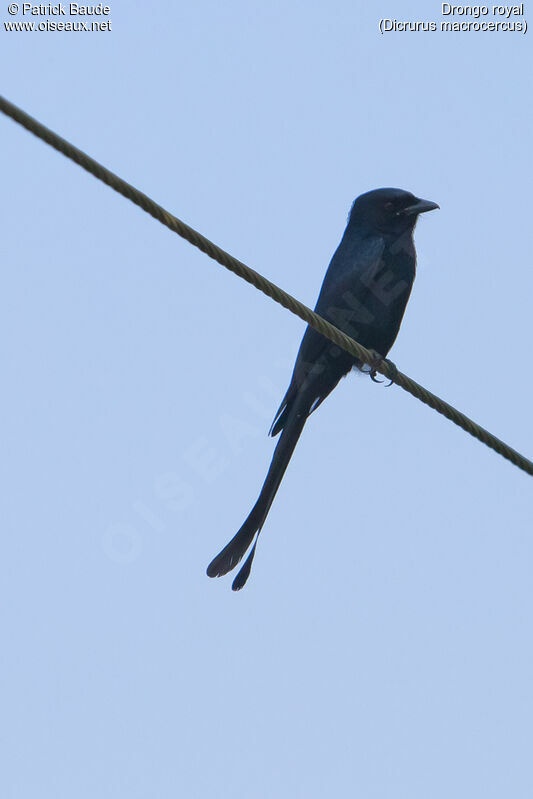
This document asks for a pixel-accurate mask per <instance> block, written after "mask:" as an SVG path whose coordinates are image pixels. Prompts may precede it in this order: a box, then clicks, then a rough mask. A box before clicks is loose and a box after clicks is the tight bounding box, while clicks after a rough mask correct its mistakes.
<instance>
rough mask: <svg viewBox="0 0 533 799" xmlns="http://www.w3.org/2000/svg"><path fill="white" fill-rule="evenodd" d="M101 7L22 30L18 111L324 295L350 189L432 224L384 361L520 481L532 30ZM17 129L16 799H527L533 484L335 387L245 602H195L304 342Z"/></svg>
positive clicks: (7, 274) (304, 447)
mask: <svg viewBox="0 0 533 799" xmlns="http://www.w3.org/2000/svg"><path fill="white" fill-rule="evenodd" d="M110 5H111V13H110V15H109V18H110V19H111V22H112V25H111V31H105V32H104V31H102V32H100V33H67V32H63V33H50V32H48V33H46V32H43V33H14V32H11V33H7V32H5V30H4V27H3V21H4V19H5V20H13V19H19V18H22V17H10V16H9V14H8V13H7V5H6V7H5V8H4V12H3V15H4V16H3V17H2V32H1V36H2V47H1V50H0V66H1V68H2V74H3V76H4V79H3V89H2V92H3V94H4V95H5V96H6V97H7V98H8V99H10V100H11V101H13V102H15V103H16V104H18V105H20V106H21V107H22V108H24V109H25V110H26V111H27V112H28V113H30V114H32V115H33V116H35V117H37V118H38V119H39V120H40V121H42V122H43V123H45V124H46V125H48V126H49V127H51V128H52V129H54V130H56V131H57V132H58V133H60V134H61V135H62V136H64V137H65V138H67V139H69V140H71V141H72V142H73V143H74V144H76V145H77V146H78V147H80V148H82V149H84V150H86V151H87V152H88V153H90V154H91V155H92V156H93V157H95V158H96V159H98V160H100V161H101V162H102V163H103V164H105V165H106V166H107V167H108V168H110V169H112V170H113V171H114V172H117V173H118V174H119V175H121V176H122V177H124V178H125V179H126V180H128V181H130V182H131V183H133V184H134V185H136V186H138V187H139V188H140V189H142V190H143V191H144V192H146V193H147V194H149V195H150V196H152V197H153V198H154V199H155V200H156V201H157V202H159V203H161V204H162V205H164V206H165V207H167V208H168V209H169V210H170V211H172V212H173V213H175V214H176V215H178V216H180V217H181V218H182V219H184V220H185V221H186V222H188V223H189V224H191V225H193V226H194V227H196V228H197V229H198V230H200V231H201V232H202V233H203V234H204V235H206V236H208V237H210V238H211V239H213V240H214V241H216V242H217V243H218V244H220V245H221V246H222V247H224V248H226V249H227V250H229V251H230V252H231V253H232V254H234V255H235V256H237V257H238V258H240V259H241V260H244V261H245V262H246V263H248V264H250V265H251V266H253V267H254V268H255V269H257V270H259V271H261V272H262V273H264V274H265V275H267V276H268V277H269V278H271V279H272V280H273V281H274V282H276V283H278V284H279V285H281V286H283V287H284V288H286V289H287V290H288V291H290V292H291V293H293V294H294V295H295V296H297V297H298V298H300V299H301V300H303V301H304V302H306V303H307V304H309V305H313V304H314V301H315V298H316V295H317V292H318V290H319V287H320V284H321V281H322V276H323V274H324V272H325V269H326V267H327V264H328V262H329V259H330V257H331V255H332V253H333V251H334V249H335V248H336V246H337V244H338V241H339V239H340V236H341V234H342V232H343V229H344V225H345V220H346V216H347V213H348V210H349V207H350V204H351V202H352V201H353V199H354V197H356V196H357V195H358V194H360V193H361V192H363V191H367V190H369V189H371V188H375V187H378V186H398V187H401V188H405V189H408V190H410V191H413V192H414V193H416V194H418V195H420V196H422V197H425V198H428V199H431V200H434V201H436V202H438V203H439V205H440V207H441V210H440V211H437V212H435V213H432V214H429V215H427V216H425V217H423V218H422V219H421V220H420V223H419V225H418V227H417V230H416V243H417V250H418V257H419V264H418V276H417V280H416V283H415V286H414V290H413V294H412V298H411V300H410V303H409V306H408V309H407V313H406V316H405V320H404V324H403V326H402V330H401V332H400V335H399V337H398V340H397V343H396V344H395V346H394V349H393V350H392V352H391V358H392V359H393V360H394V361H395V362H396V363H397V364H398V366H399V367H400V368H401V369H402V370H403V371H405V372H406V373H407V374H409V375H411V376H412V377H414V378H415V379H416V380H418V381H419V382H421V383H423V384H424V385H426V386H427V387H428V388H430V389H431V390H432V391H434V392H436V393H437V394H439V395H441V396H443V397H444V398H445V399H447V400H448V401H449V402H451V403H453V404H455V405H456V406H457V407H459V408H460V409H461V410H463V411H464V412H465V413H467V414H468V415H470V416H471V417H473V418H475V419H476V420H477V421H478V422H480V423H481V424H482V425H484V426H485V427H487V428H488V429H490V430H491V431H492V432H494V433H495V434H496V435H498V436H500V437H501V438H503V439H504V440H506V441H507V442H508V443H509V444H511V445H512V446H514V447H515V448H517V449H519V450H520V451H522V452H524V454H526V455H528V456H530V457H531V456H532V455H533V431H532V425H531V390H532V382H531V378H530V375H529V369H528V361H529V351H530V339H531V296H532V293H533V273H532V270H531V264H530V259H531V254H530V249H531V248H530V247H529V244H528V237H529V232H530V227H531V222H530V219H531V178H532V168H531V140H532V138H533V136H532V133H533V131H532V116H531V107H530V102H529V95H530V88H529V87H530V80H531V68H532V53H531V45H530V38H529V36H530V34H529V33H528V34H526V35H525V36H524V35H521V34H518V33H503V32H500V33H453V34H452V33H440V32H436V33H388V34H386V35H384V36H382V35H380V33H379V30H378V22H379V19H380V18H382V17H392V18H396V19H399V20H415V21H416V20H418V21H420V20H432V19H433V20H437V21H438V22H440V20H441V17H440V4H438V3H435V4H429V3H422V2H401V3H391V2H376V3H373V4H370V3H353V2H350V3H348V2H333V3H328V4H326V3H312V2H311V3H309V2H307V3H303V2H289V3H281V2H273V3H269V4H267V5H265V4H259V3H257V4H250V3H244V2H237V0H235V2H233V1H232V0H230V1H229V2H227V3H224V4H220V3H214V2H199V3H195V4H184V3H177V4H175V3H170V2H163V3H158V4H157V7H153V8H150V7H147V5H146V4H141V3H138V2H134V1H133V0H129V2H127V3H126V2H115V3H112V4H111V3H110ZM154 5H155V4H154ZM527 11H528V8H527V6H526V19H527ZM0 124H1V126H2V143H3V146H2V154H3V159H2V161H3V162H2V185H3V191H2V199H1V200H0V202H1V203H2V218H3V220H4V228H3V233H2V247H1V249H2V265H3V273H2V274H3V290H2V293H1V299H0V328H1V330H0V342H1V348H2V354H1V363H2V369H3V386H4V388H3V391H2V395H1V397H0V406H1V410H2V419H3V429H2V455H3V457H2V459H1V463H2V467H1V468H2V485H3V492H2V500H1V506H2V510H1V513H2V517H3V519H4V524H3V533H4V534H3V536H2V553H1V558H0V608H1V610H0V625H1V626H0V629H1V631H2V638H3V642H4V644H3V647H2V655H1V656H0V684H1V685H2V689H1V690H2V713H1V722H0V730H1V735H2V745H1V747H0V760H3V761H4V762H2V764H1V769H0V774H1V777H0V781H1V783H2V784H3V786H2V796H5V797H6V798H9V799H29V798H30V797H35V796H39V797H46V798H48V797H53V798H54V799H63V797H64V798H65V799H67V797H68V798H69V799H70V797H72V796H76V797H78V798H79V799H86V798H88V797H94V796H98V797H100V799H107V798H108V797H122V796H124V797H128V799H141V798H144V797H154V796H157V797H175V796H187V797H191V799H196V798H197V797H198V799H203V797H207V796H216V797H220V799H225V797H232V799H241V797H242V799H244V798H245V797H246V799H247V798H248V797H254V798H257V799H270V797H276V799H285V798H286V797H287V799H288V798H289V797H291V799H294V798H295V797H297V798H299V797H301V798H302V799H303V798H304V797H305V799H314V798H315V797H323V796H325V795H340V796H351V795H355V796H361V797H365V798H368V799H385V797H391V796H394V797H405V798H406V799H426V797H428V796H431V797H433V799H440V798H441V797H442V799H444V797H446V799H448V797H449V796H451V795H453V796H455V797H469V799H470V798H471V797H473V796H483V797H484V799H492V797H502V796H513V797H514V799H526V797H527V799H529V797H530V796H531V794H532V791H533V773H532V767H531V757H530V751H531V736H532V732H533V730H532V721H531V719H532V718H533V691H532V684H531V672H532V667H533V662H532V661H533V641H532V634H531V629H532V628H531V615H532V611H533V589H532V582H531V559H532V555H533V536H532V530H531V513H532V498H531V497H532V494H531V478H529V477H528V476H527V475H525V474H523V473H521V472H520V471H518V470H517V469H516V468H514V467H513V466H511V465H510V464H508V463H506V462H505V461H504V460H503V459H501V458H500V457H498V456H497V455H495V454H494V453H492V452H491V451H489V450H488V449H486V448H485V447H483V446H482V445H481V444H479V443H478V442H476V441H475V440H474V439H472V438H470V437H469V436H467V435H466V434H465V433H463V432H462V431H460V430H459V429H458V428H456V427H454V426H453V425H452V424H451V423H449V422H448V421H446V420H445V419H443V418H441V417H440V416H438V415H437V414H436V413H434V412H432V411H431V410H429V409H428V408H426V407H425V406H423V405H421V404H420V403H418V402H416V401H415V400H414V399H412V398H411V397H409V396H408V395H407V394H405V393H404V392H402V391H401V390H400V389H399V388H397V387H393V388H390V389H386V388H385V387H384V386H377V385H374V384H372V383H371V381H370V380H368V379H367V378H363V377H360V376H355V375H350V376H349V377H348V378H347V379H346V380H343V381H342V383H341V384H340V385H339V387H338V388H337V389H336V391H335V392H334V393H333V394H332V395H331V397H329V398H328V400H327V402H325V403H324V405H323V406H322V407H321V408H320V410H319V411H317V413H316V414H315V415H314V416H313V418H312V419H311V420H310V422H309V424H308V425H307V427H306V429H305V431H304V434H303V436H302V439H301V441H300V443H299V445H298V447H297V450H296V453H295V455H294V458H293V461H292V462H291V465H290V467H289V469H288V472H287V475H286V477H285V480H284V482H283V484H282V487H281V489H280V491H279V494H278V496H277V498H276V501H275V503H274V506H273V508H272V511H271V513H270V516H269V518H268V521H267V524H266V525H265V528H264V531H263V535H262V538H261V542H260V546H259V547H258V553H257V557H256V561H255V565H254V570H253V574H252V578H251V580H250V582H249V584H248V585H247V586H246V589H245V590H244V591H242V592H241V593H240V594H237V595H236V594H233V593H232V592H231V590H230V581H228V580H216V581H213V580H208V578H207V577H206V576H205V567H206V565H207V563H208V562H209V560H210V559H211V558H212V557H213V555H214V554H216V552H217V551H218V550H219V549H220V547H221V546H222V545H223V544H224V543H225V542H226V541H227V540H228V539H229V538H230V537H231V536H232V535H233V533H234V532H235V531H236V529H238V527H239V526H240V524H241V522H242V521H243V519H244V518H245V516H246V515H247V513H248V511H249V509H250V507H251V505H252V504H253V502H254V501H255V499H256V496H257V493H258V491H259V489H260V486H261V484H262V481H263V478H264V476H265V473H266V470H267V468H268V464H269V462H270V458H271V454H272V450H273V442H272V441H271V440H269V439H268V438H267V437H266V433H267V431H268V428H269V425H270V422H271V420H272V417H273V415H274V413H275V411H276V409H277V407H278V405H279V401H280V400H281V397H282V396H283V394H284V392H285V389H286V386H287V383H288V380H289V377H290V372H291V367H292V362H293V359H294V356H295V354H296V351H297V348H298V345H299V341H300V338H301V335H302V333H303V329H304V326H303V324H302V323H301V322H300V321H299V320H298V319H297V318H296V317H294V316H292V315H291V314H289V313H288V312H286V311H284V310H283V309H282V308H280V307H279V306H276V305H275V304H273V303H272V302H271V301H269V300H267V299H266V298H265V297H263V296H262V295H261V294H259V293H258V292H256V291H255V290H254V289H253V288H251V287H250V286H248V285H247V284H245V283H244V282H242V281H240V280H239V279H238V278H236V277H234V276H232V275H231V274H229V273H228V272H226V271H225V270H224V269H222V268H221V267H219V266H218V265H217V264H215V263H214V262H213V261H210V260H209V259H208V258H207V257H206V256H204V255H202V254H201V253H199V252H198V251H196V250H194V249H193V248H192V247H191V246H190V245H188V244H187V243H185V242H184V241H182V240H181V239H179V238H178V237H177V236H175V235H173V234H171V233H170V232H169V231H168V230H166V229H164V228H163V227H161V226H160V225H159V224H158V223H156V222H155V221H154V220H152V219H151V218H149V217H148V216H147V215H146V214H144V213H143V212H141V211H140V210H139V209H137V208H135V207H134V206H133V205H131V204H130V203H128V202H127V201H125V200H124V199H123V198H121V197H119V196H118V195H116V194H114V193H113V192H112V191H110V190H109V189H108V188H106V187H105V186H103V185H102V184H100V183H98V182H97V181H96V180H94V179H93V178H92V177H90V176H89V175H87V174H85V173H83V172H82V170H80V169H79V168H78V167H76V166H75V165H73V164H72V163H70V162H68V161H67V160H66V159H65V158H63V157H62V156H60V155H59V154H57V153H55V152H54V151H53V150H52V149H50V148H49V147H47V146H46V145H44V144H43V143H42V142H39V141H37V140H36V139H35V138H33V137H32V136H30V135H29V134H28V133H26V132H25V131H23V130H22V129H21V128H20V127H18V126H17V125H15V124H14V123H12V122H11V121H10V120H8V119H5V118H3V119H2V120H0Z"/></svg>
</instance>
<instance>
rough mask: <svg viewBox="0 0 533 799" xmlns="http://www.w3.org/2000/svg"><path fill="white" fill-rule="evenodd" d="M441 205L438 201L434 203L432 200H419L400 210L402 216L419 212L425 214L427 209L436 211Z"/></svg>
mask: <svg viewBox="0 0 533 799" xmlns="http://www.w3.org/2000/svg"><path fill="white" fill-rule="evenodd" d="M439 207H440V206H438V205H437V203H432V202H431V200H417V201H416V203H413V205H408V206H407V208H404V209H403V210H402V211H400V214H401V215H402V216H414V215H418V214H425V213H426V211H434V210H435V209H436V208H439Z"/></svg>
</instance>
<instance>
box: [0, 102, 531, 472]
mask: <svg viewBox="0 0 533 799" xmlns="http://www.w3.org/2000/svg"><path fill="white" fill-rule="evenodd" d="M0 111H2V112H3V113H4V114H5V115H6V116H8V117H10V118H11V119H13V120H14V121H15V122H18V124H19V125H22V127H24V128H26V130H28V131H29V132H30V133H33V134H34V135H35V136H37V137H38V138H39V139H42V141H45V142H46V143H47V144H49V145H50V146H51V147H53V148H54V149H55V150H58V151H59V152H60V153H63V155H65V156H66V157H67V158H70V159H71V160H72V161H74V162H75V163H76V164H78V165H79V166H81V167H82V168H83V169H85V170H86V171H87V172H90V174H91V175H94V177H95V178H98V180H101V181H102V182H103V183H105V184H106V185H107V186H110V187H111V188H112V189H114V190H115V191H116V192H118V193H119V194H122V196H123V197H126V198H127V199H128V200H131V202H132V203H135V205H138V206H139V207H140V208H142V209H143V211H146V213H148V214H150V216H153V217H154V219H157V220H158V221H159V222H161V224H162V225H165V226H166V227H168V228H169V229H170V230H173V231H174V233H177V234H178V235H179V236H181V237H182V238H184V239H185V240H186V241H188V242H189V243H190V244H193V245H194V246H195V247H198V249H199V250H201V251H202V252H204V253H205V254H206V255H209V257H210V258H213V259H214V260H215V261H218V263H219V264H222V266H225V267H226V269H229V270H230V271H231V272H233V273H234V274H236V275H238V276H239V277H241V278H242V279H243V280H246V281H247V282H248V283H251V284H252V286H255V288H257V289H259V291H262V292H263V293H264V294H266V295H267V297H271V299H273V300H275V302H277V303H279V304H280V305H283V307H284V308H287V309H288V310H289V311H291V312H292V313H294V314H296V316H299V317H300V319H302V320H303V321H304V322H307V324H308V325H310V326H311V327H313V328H314V329H315V330H317V331H318V332H319V333H322V335H323V336H325V337H326V338H327V339H329V340H330V341H332V342H333V343H334V344H337V345H338V346H339V347H341V348H342V349H344V350H346V351H347V352H349V353H350V354H351V355H353V356H355V357H356V358H358V359H359V360H360V361H362V362H363V363H365V364H369V365H370V366H371V367H372V369H373V371H375V372H379V373H380V374H382V375H384V376H385V377H387V378H388V379H389V380H392V382H393V383H395V384H396V385H398V386H400V387H401V388H403V389H404V391H407V392H408V393H409V394H411V395H412V396H413V397H416V399H419V400H420V401H421V402H423V403H424V404H425V405H429V407H430V408H433V410H435V411H437V412H438V413H440V414H442V415H443V416H445V417H446V418H447V419H449V420H450V421H451V422H453V423H454V424H456V425H458V426H459V427H461V428H462V429H463V430H465V431H466V432H467V433H470V435H472V436H474V438H477V439H478V440H479V441H481V442H482V443H483V444H485V445H486V446H487V447H490V448H491V449H493V450H494V451H495V452H497V453H498V454H499V455H501V456H502V457H503V458H506V459H507V460H508V461H510V462H511V463H513V464H514V465H515V466H517V467H518V468H519V469H522V471H524V472H526V473H527V474H529V475H532V476H533V463H532V462H531V461H530V460H529V459H528V458H526V457H525V456H524V455H521V454H520V453H519V452H517V451H516V450H514V449H512V448H511V447H510V446H509V445H508V444H506V443H505V442H504V441H501V440H500V439H499V438H496V436H494V435H492V433H489V431H488V430H485V429H484V428H483V427H481V426H480V425H478V424H477V422H474V421H473V420H472V419H470V418H469V417H468V416H465V414H464V413H461V411H458V410H457V408H454V407H453V405H450V404H449V403H447V402H445V401H444V400H442V399H440V397H437V396H436V395H435V394H432V393H431V391H428V390H427V389H426V388H424V386H421V385H420V384H419V383H417V382H416V381H414V380H412V379H411V378H410V377H408V376H407V375H405V374H403V373H402V372H400V371H399V370H398V369H397V368H396V367H395V366H394V364H393V363H391V361H388V360H387V359H383V360H379V361H376V354H375V353H374V352H372V351H370V350H367V349H366V348H365V347H363V346H362V345H361V344H359V343H358V342H357V341H355V340H354V339H352V338H350V337H349V336H347V335H346V334H345V333H343V332H342V331H341V330H339V329H338V328H336V327H335V326H334V325H332V324H330V323H329V322H327V321H326V320H325V319H323V318H322V317H321V316H319V315H318V314H316V313H315V312H314V311H312V310H311V309H310V308H308V307H307V306H306V305H304V304H303V303H301V302H300V301H299V300H297V299H296V298H295V297H292V296H291V295H290V294H288V293H287V292H286V291H283V289H281V288H280V287H279V286H276V284H275V283H272V282H271V281H270V280H267V278H265V277H263V275H260V274H259V273H258V272H256V271H255V270H254V269H251V268H250V267H249V266H247V265H246V264H244V263H242V261H239V260H237V258H234V257H233V256H232V255H230V254H229V253H227V252H226V251H225V250H223V249H221V248H220V247H218V246H217V245H216V244H214V243H213V242H212V241H209V239H206V238H205V236H202V235H201V233H198V231H196V230H194V229H193V228H191V227H189V225H186V224H185V222H182V221H181V220H180V219H178V218H177V217H175V216H173V215H172V214H171V213H169V212H168V211H166V210H165V209H164V208H162V207H161V206H160V205H158V204H157V203H155V202H154V201H153V200H151V199H150V198H149V197H147V196H146V194H143V192H141V191H139V189H136V188H135V187H134V186H132V185H131V184H130V183H127V182H126V181H125V180H122V178H120V177H118V175H115V174H114V173H113V172H110V171H109V169H106V168H105V167H104V166H102V165H101V164H99V163H98V162H97V161H95V160H94V159H93V158H91V157H90V156H89V155H87V153H84V152H83V151H82V150H79V149H78V148H77V147H75V146H74V145H73V144H71V143H70V142H68V141H66V139H63V138H61V136H58V134H57V133H54V131H52V130H50V129H49V128H47V127H45V126H44V125H42V124H41V123H40V122H38V121H37V120H36V119H34V118H33V117H31V116H29V114H26V113H25V111H22V109H20V108H18V107H17V106H16V105H13V103H10V102H9V101H8V100H6V99H5V98H4V97H2V96H0Z"/></svg>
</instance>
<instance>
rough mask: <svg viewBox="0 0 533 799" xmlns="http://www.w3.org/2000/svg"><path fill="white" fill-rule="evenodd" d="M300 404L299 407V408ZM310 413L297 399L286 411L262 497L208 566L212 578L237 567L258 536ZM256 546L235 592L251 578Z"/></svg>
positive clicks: (235, 583)
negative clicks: (285, 418) (285, 417)
mask: <svg viewBox="0 0 533 799" xmlns="http://www.w3.org/2000/svg"><path fill="white" fill-rule="evenodd" d="M295 399H296V398H295ZM298 405H299V406H300V407H298ZM308 415H309V408H308V407H307V405H303V404H302V403H298V402H297V401H296V402H294V403H293V406H292V408H290V410H289V412H288V414H287V417H288V418H287V420H286V422H285V425H284V428H283V432H282V434H281V437H280V439H279V441H278V443H277V446H276V449H275V450H274V455H273V457H272V463H271V464H270V468H269V470H268V474H267V476H266V479H265V482H264V483H263V488H262V489H261V493H260V494H259V498H258V500H257V502H256V503H255V505H254V506H253V508H252V510H251V511H250V514H249V515H248V518H247V519H246V521H245V522H244V524H243V525H242V527H241V529H240V530H239V532H238V533H237V534H236V535H235V536H234V537H233V538H232V539H231V541H230V542H229V544H227V545H226V546H225V547H224V549H223V550H222V552H220V553H219V554H218V555H217V556H216V558H214V559H213V560H212V561H211V563H210V564H209V566H208V567H207V574H208V576H209V577H221V576H222V575H223V574H227V573H228V572H230V571H231V570H232V569H233V568H235V566H236V565H237V563H239V561H240V560H242V558H243V557H244V555H245V553H246V550H247V549H248V547H249V546H250V544H251V543H252V541H253V540H254V537H255V536H256V534H257V537H259V533H260V532H261V528H262V526H263V524H264V523H265V519H266V517H267V515H268V512H269V510H270V506H271V505H272V502H273V501H274V497H275V496H276V492H277V490H278V488H279V486H280V483H281V480H282V478H283V475H284V474H285V469H286V468H287V466H288V464H289V461H290V459H291V456H292V453H293V452H294V448H295V446H296V444H297V443H298V439H299V438H300V434H301V432H302V430H303V427H304V425H305V422H306V419H307V417H308ZM256 546H257V538H256V539H255V542H254V545H253V547H252V550H251V552H250V554H249V555H248V557H247V559H246V562H245V563H244V565H243V567H242V569H241V570H240V571H239V573H238V574H237V577H236V578H235V580H234V581H233V585H232V588H233V590H234V591H240V589H241V588H242V587H243V586H244V584H245V583H246V580H247V579H248V577H249V574H250V569H251V568H252V561H253V559H254V555H255V548H256Z"/></svg>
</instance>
